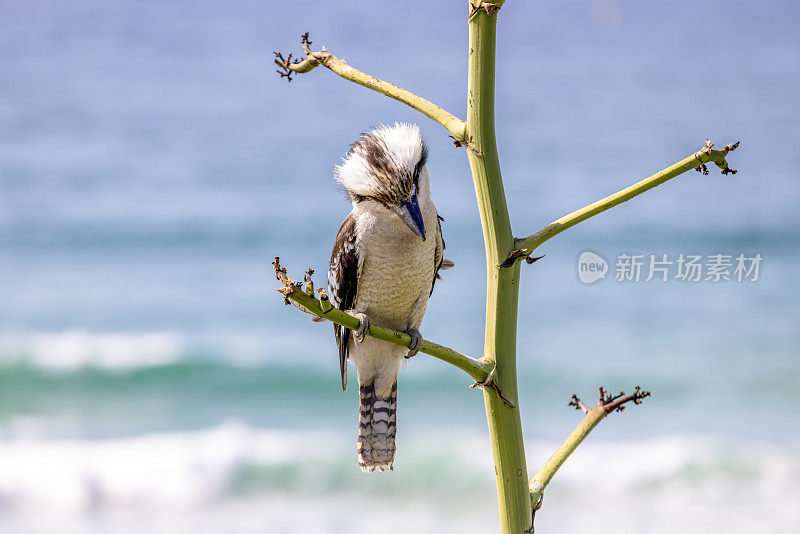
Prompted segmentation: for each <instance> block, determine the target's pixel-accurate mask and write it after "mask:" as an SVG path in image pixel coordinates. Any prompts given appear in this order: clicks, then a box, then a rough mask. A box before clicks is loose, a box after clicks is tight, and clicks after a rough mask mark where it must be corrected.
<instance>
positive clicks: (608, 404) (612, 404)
mask: <svg viewBox="0 0 800 534" xmlns="http://www.w3.org/2000/svg"><path fill="white" fill-rule="evenodd" d="M599 390H600V399H599V400H598V405H600V406H602V407H603V409H604V410H605V411H606V413H611V412H614V411H617V412H621V411H622V410H624V409H625V404H627V403H629V402H632V403H633V404H641V403H642V400H644V398H645V397H649V396H650V392H649V391H647V390H642V388H641V387H640V386H636V387H635V388H633V393H631V394H630V395H627V396H626V395H625V392H624V391H620V392H619V394H618V395H614V396H611V395H609V394H608V393H606V391H605V390H604V389H603V387H602V386H601V387H600V388H599Z"/></svg>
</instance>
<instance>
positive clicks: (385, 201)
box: [335, 123, 430, 240]
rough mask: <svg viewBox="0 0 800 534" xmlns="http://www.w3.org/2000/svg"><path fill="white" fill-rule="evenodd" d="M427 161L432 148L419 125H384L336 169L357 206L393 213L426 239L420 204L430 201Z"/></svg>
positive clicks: (357, 144) (355, 145)
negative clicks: (429, 150) (422, 200)
mask: <svg viewBox="0 0 800 534" xmlns="http://www.w3.org/2000/svg"><path fill="white" fill-rule="evenodd" d="M427 159H428V147H427V146H425V142H424V141H423V139H422V135H421V134H420V132H419V128H418V127H417V125H416V124H406V123H395V124H394V126H381V127H380V128H377V129H375V130H372V131H371V132H368V133H365V134H363V135H362V136H361V138H360V139H359V140H358V141H356V142H355V143H353V144H352V145H351V147H350V152H349V153H348V154H347V157H346V158H344V160H343V161H342V164H341V165H339V166H337V167H336V172H335V174H336V181H337V182H339V183H340V184H342V185H343V186H344V188H345V189H347V192H348V193H349V194H350V199H351V200H352V201H353V205H354V206H356V205H360V204H361V203H364V202H366V203H370V205H372V206H375V207H376V208H378V209H381V208H382V209H388V210H391V211H393V212H394V213H396V214H397V216H398V217H400V219H402V220H403V222H405V223H406V225H407V226H408V227H409V228H410V229H411V231H412V232H414V233H415V234H417V235H418V236H419V237H421V238H422V239H423V240H424V239H425V224H424V222H423V220H422V213H421V211H420V208H419V202H420V199H424V200H428V199H429V198H430V177H429V176H428V169H427V168H426V167H425V163H426V161H427Z"/></svg>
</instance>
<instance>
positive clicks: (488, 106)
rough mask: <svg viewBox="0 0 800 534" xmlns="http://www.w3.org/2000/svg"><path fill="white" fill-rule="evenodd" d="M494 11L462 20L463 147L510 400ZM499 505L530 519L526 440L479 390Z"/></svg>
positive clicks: (513, 325) (510, 274)
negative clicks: (465, 42) (465, 41)
mask: <svg viewBox="0 0 800 534" xmlns="http://www.w3.org/2000/svg"><path fill="white" fill-rule="evenodd" d="M496 27H497V12H496V11H495V12H494V13H492V14H488V13H487V12H486V11H485V10H483V9H481V10H479V11H477V12H476V13H474V16H472V17H471V18H470V21H469V81H468V94H467V141H468V143H469V145H470V148H471V149H470V150H467V154H468V157H469V164H470V168H471V170H472V179H473V182H474V184H475V195H476V196H477V200H478V209H479V211H480V216H481V225H482V227H483V239H484V243H485V246H486V269H487V272H486V280H487V283H486V333H485V336H486V337H485V341H484V360H486V361H487V362H489V363H492V362H494V363H495V364H496V368H495V369H496V371H495V381H496V382H497V385H498V386H499V388H500V390H501V391H502V392H503V394H504V395H505V396H506V397H507V398H508V399H509V400H510V401H511V402H512V403H513V404H514V405H517V404H518V403H517V363H516V340H517V301H518V296H519V269H520V268H519V264H518V263H517V264H516V265H514V266H513V267H511V268H509V269H498V268H497V265H498V264H499V263H500V262H501V261H502V260H503V259H505V258H506V257H508V255H509V254H510V253H511V251H512V250H513V248H514V236H513V234H512V232H511V221H510V220H509V216H508V206H507V204H506V197H505V191H504V190H503V180H502V176H501V174H500V161H499V158H498V155H497V144H496V141H495V129H494V69H495V37H496ZM483 398H484V403H485V405H486V418H487V421H488V424H489V433H490V436H491V441H492V452H493V455H494V467H495V475H496V483H497V500H498V506H499V510H500V531H501V532H502V533H503V534H510V533H514V534H522V533H523V532H525V531H526V530H528V529H529V528H530V526H531V501H530V496H529V489H528V478H527V466H526V463H525V445H524V443H523V440H522V422H521V420H520V414H519V408H518V407H511V406H508V405H507V404H505V403H504V402H503V401H502V400H501V399H500V398H499V396H498V395H495V394H494V392H492V391H488V390H487V389H484V394H483Z"/></svg>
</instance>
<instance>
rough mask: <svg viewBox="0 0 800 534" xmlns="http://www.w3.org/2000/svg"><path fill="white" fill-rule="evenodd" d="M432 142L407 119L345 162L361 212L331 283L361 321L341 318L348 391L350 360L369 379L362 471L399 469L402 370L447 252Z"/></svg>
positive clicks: (342, 231)
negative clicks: (400, 335)
mask: <svg viewBox="0 0 800 534" xmlns="http://www.w3.org/2000/svg"><path fill="white" fill-rule="evenodd" d="M428 152H429V151H428V147H427V145H426V144H425V142H424V140H423V138H422V135H421V133H420V130H419V127H418V126H416V125H413V124H407V123H395V124H394V125H393V126H386V125H383V126H380V127H378V128H375V129H373V130H371V131H369V132H368V133H364V134H362V135H361V137H360V138H359V139H358V140H357V141H355V142H354V143H353V144H352V145H351V146H350V150H349V152H348V154H347V156H346V157H345V158H344V159H343V160H342V163H341V164H340V165H338V166H337V167H336V169H335V172H334V174H335V178H336V181H337V182H338V183H339V184H341V185H342V186H343V187H344V189H345V190H346V191H347V194H348V195H349V198H350V200H351V202H352V206H353V208H352V211H351V212H350V214H349V215H348V216H347V218H346V219H345V220H344V222H343V223H342V225H341V227H340V228H339V232H338V234H337V236H336V240H335V241H334V245H333V251H332V253H331V261H330V265H329V269H328V289H329V293H330V299H331V302H332V303H333V305H334V306H336V307H337V308H339V309H341V310H344V311H347V312H349V313H351V314H353V315H355V316H356V317H357V318H358V319H359V328H358V330H357V331H353V332H352V334H351V331H350V330H349V329H348V328H345V327H343V326H340V325H337V324H334V326H333V328H334V336H335V338H336V344H337V346H338V349H339V366H340V371H341V379H342V389H343V390H346V389H347V362H348V361H350V362H351V363H352V364H353V365H354V366H355V368H356V375H357V378H358V386H359V417H358V437H357V456H358V464H359V466H360V467H361V470H362V471H365V472H373V471H390V470H393V462H394V455H395V435H396V429H397V419H396V410H397V375H398V372H399V369H400V367H401V364H402V363H403V362H404V361H405V359H407V358H410V357H412V356H414V355H415V354H416V353H417V352H418V351H419V349H420V346H421V344H422V336H421V334H420V331H419V328H420V326H421V324H422V319H423V317H424V315H425V310H426V308H427V305H428V299H429V297H430V296H431V294H432V293H433V287H434V284H435V283H436V279H437V278H438V277H439V274H438V273H439V270H440V269H446V268H449V267H451V266H452V265H454V263H453V262H451V261H449V260H445V259H444V240H443V238H442V226H441V221H442V220H443V219H442V218H441V217H439V214H438V212H437V210H436V206H435V205H434V203H433V200H432V199H431V184H430V175H429V173H428V169H427V166H426V163H427V160H428ZM373 323H374V324H377V325H380V326H383V327H386V328H391V329H393V330H398V331H401V332H406V333H407V334H408V335H409V336H410V337H411V345H410V347H409V348H408V349H406V348H405V347H402V346H400V345H395V344H392V343H389V342H386V341H382V340H379V339H375V338H372V337H368V336H367V333H368V332H369V328H370V325H371V324H373Z"/></svg>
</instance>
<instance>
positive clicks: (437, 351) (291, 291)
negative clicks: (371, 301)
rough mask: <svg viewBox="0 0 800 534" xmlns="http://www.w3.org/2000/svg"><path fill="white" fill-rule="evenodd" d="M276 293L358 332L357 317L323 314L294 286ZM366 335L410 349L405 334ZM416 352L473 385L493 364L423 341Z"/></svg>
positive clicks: (377, 329) (378, 329) (379, 330)
mask: <svg viewBox="0 0 800 534" xmlns="http://www.w3.org/2000/svg"><path fill="white" fill-rule="evenodd" d="M278 291H279V292H280V293H282V294H283V295H284V296H285V297H286V298H288V299H290V300H292V301H294V302H296V303H297V304H299V305H300V306H302V308H304V310H303V311H305V312H307V313H310V314H311V315H316V316H317V317H322V318H325V319H329V320H331V321H333V322H334V323H336V324H340V325H342V326H344V327H346V328H350V329H351V330H358V325H359V321H358V318H357V317H354V316H352V315H350V314H349V313H345V312H343V311H342V310H340V309H338V308H334V307H331V308H330V309H328V310H327V311H325V310H324V309H323V307H322V303H321V301H320V300H318V299H317V298H315V297H313V296H311V295H309V294H308V293H306V292H304V291H302V290H301V289H300V288H298V287H296V286H294V285H293V284H292V283H290V282H289V283H287V282H284V286H283V287H281V288H278ZM326 302H329V301H326ZM368 335H370V336H372V337H374V338H377V339H382V340H383V341H388V342H389V343H394V344H395V345H402V346H403V347H408V346H410V345H411V336H409V335H408V334H406V333H405V332H398V331H396V330H391V329H389V328H383V327H382V326H378V325H376V324H372V325H370V331H369V333H368ZM420 352H424V353H425V354H429V355H431V356H433V357H434V358H438V359H440V360H442V361H444V362H447V363H449V364H452V365H455V366H456V367H458V368H459V369H461V370H463V371H465V372H466V373H467V374H468V375H469V376H471V377H472V378H473V379H474V380H475V381H476V382H483V381H485V380H486V378H487V377H488V376H489V373H490V372H491V371H492V369H493V368H494V363H493V362H489V361H486V360H485V359H482V360H477V359H475V358H470V357H469V356H466V355H464V354H461V353H460V352H456V351H454V350H453V349H451V348H448V347H445V346H443V345H439V344H438V343H433V342H431V341H427V340H423V341H422V347H421V348H420ZM495 396H496V395H495Z"/></svg>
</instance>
